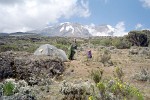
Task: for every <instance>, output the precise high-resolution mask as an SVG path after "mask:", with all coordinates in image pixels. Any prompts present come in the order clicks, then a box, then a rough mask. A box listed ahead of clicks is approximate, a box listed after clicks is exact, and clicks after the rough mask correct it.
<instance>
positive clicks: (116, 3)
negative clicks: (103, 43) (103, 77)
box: [61, 0, 150, 31]
mask: <svg viewBox="0 0 150 100" xmlns="http://www.w3.org/2000/svg"><path fill="white" fill-rule="evenodd" d="M149 2H150V1H149ZM89 10H90V13H91V14H90V16H89V17H87V18H79V17H74V18H71V19H69V20H68V19H67V20H65V21H72V22H79V23H83V24H90V23H93V24H96V25H101V24H109V25H112V26H115V25H116V24H117V23H119V22H124V24H125V27H126V31H130V30H135V29H150V21H149V18H150V8H149V7H144V6H143V4H142V2H141V1H139V0H89ZM61 21H62V20H61ZM137 25H139V28H136V26H137Z"/></svg>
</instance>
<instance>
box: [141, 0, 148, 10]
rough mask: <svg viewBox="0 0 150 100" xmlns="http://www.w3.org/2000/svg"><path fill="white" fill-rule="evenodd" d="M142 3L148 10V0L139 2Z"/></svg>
mask: <svg viewBox="0 0 150 100" xmlns="http://www.w3.org/2000/svg"><path fill="white" fill-rule="evenodd" d="M140 1H141V2H142V3H143V6H144V7H148V8H150V0H140Z"/></svg>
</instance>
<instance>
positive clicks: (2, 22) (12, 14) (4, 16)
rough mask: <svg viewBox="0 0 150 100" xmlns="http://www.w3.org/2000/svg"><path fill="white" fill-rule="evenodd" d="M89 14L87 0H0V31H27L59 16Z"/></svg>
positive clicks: (84, 15)
mask: <svg viewBox="0 0 150 100" xmlns="http://www.w3.org/2000/svg"><path fill="white" fill-rule="evenodd" d="M89 16H90V11H89V4H88V0H0V32H15V31H27V30H31V29H35V28H39V27H44V26H45V25H46V24H48V23H57V22H59V19H61V18H66V19H69V18H71V17H89Z"/></svg>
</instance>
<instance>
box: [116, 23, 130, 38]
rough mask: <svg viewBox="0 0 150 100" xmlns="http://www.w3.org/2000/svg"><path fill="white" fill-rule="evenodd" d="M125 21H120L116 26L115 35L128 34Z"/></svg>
mask: <svg viewBox="0 0 150 100" xmlns="http://www.w3.org/2000/svg"><path fill="white" fill-rule="evenodd" d="M127 34H128V32H126V28H125V23H124V22H123V21H121V22H118V23H117V24H116V26H115V31H114V36H124V35H127Z"/></svg>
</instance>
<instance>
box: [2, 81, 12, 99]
mask: <svg viewBox="0 0 150 100" xmlns="http://www.w3.org/2000/svg"><path fill="white" fill-rule="evenodd" d="M14 89H15V85H14V84H13V83H12V82H6V83H5V84H4V85H3V93H4V95H5V96H10V95H13V94H14Z"/></svg>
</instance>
